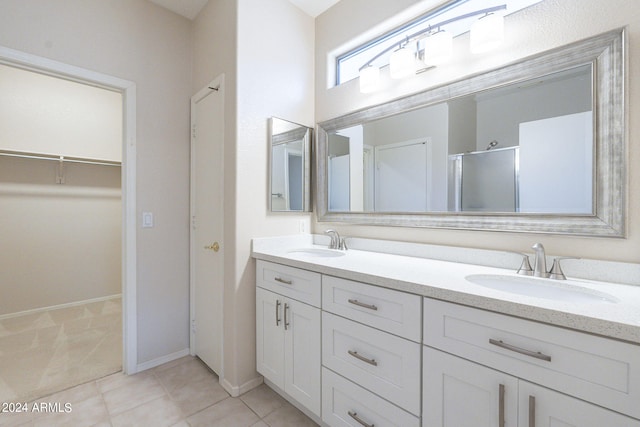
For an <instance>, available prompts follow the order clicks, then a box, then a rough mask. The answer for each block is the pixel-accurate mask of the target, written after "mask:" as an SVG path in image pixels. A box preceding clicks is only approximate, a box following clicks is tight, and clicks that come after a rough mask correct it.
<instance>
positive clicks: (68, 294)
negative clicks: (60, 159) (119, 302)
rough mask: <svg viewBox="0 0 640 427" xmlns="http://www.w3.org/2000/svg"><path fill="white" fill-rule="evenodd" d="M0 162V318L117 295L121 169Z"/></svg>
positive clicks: (15, 160)
mask: <svg viewBox="0 0 640 427" xmlns="http://www.w3.org/2000/svg"><path fill="white" fill-rule="evenodd" d="M56 168H57V162H55V161H50V160H34V159H20V158H11V157H0V206H2V209H0V236H2V247H3V248H4V250H3V252H2V256H1V257H0V295H2V298H0V315H3V314H11V313H17V312H21V311H26V310H33V309H37V308H43V307H50V306H53V305H58V304H65V303H71V302H77V301H84V300H87V299H92V298H99V297H105V296H110V295H116V294H119V293H121V277H120V272H121V260H122V257H121V249H120V248H121V243H122V242H121V234H122V233H121V226H122V225H121V222H122V221H121V218H122V214H121V212H122V205H121V201H120V193H121V190H120V168H119V167H117V166H99V165H85V164H77V163H67V164H65V184H56Z"/></svg>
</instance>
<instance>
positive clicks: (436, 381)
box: [423, 298, 640, 427]
mask: <svg viewBox="0 0 640 427" xmlns="http://www.w3.org/2000/svg"><path fill="white" fill-rule="evenodd" d="M423 332H424V344H425V347H424V349H423V427H427V426H428V427H436V426H456V427H458V426H465V425H468V426H474V427H475V426H478V427H482V426H495V425H507V426H509V425H511V426H516V425H517V426H520V427H536V426H537V427H541V426H542V427H546V426H553V425H567V426H581V427H591V426H592V427H600V426H605V425H606V426H607V427H611V426H628V427H631V426H633V427H640V420H638V419H634V418H640V407H638V402H640V390H639V389H638V386H637V385H638V384H640V346H637V345H633V344H628V343H624V342H620V341H616V340H612V339H608V338H603V337H599V336H594V335H589V334H585V333H581V332H576V331H571V330H568V329H563V328H558V327H555V326H550V325H545V324H541V323H537V322H532V321H528V320H524V319H519V318H514V317H511V316H506V315H502V314H498V313H492V312H487V311H483V310H478V309H474V308H470V307H465V306H461V305H457V304H451V303H447V302H442V301H437V300H432V299H429V298H425V301H424V328H423ZM458 356H459V357H458ZM604 408H609V409H604ZM614 411H615V412H614ZM622 414H624V415H622ZM502 420H504V422H505V424H501V422H502Z"/></svg>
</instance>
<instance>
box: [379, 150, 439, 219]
mask: <svg viewBox="0 0 640 427" xmlns="http://www.w3.org/2000/svg"><path fill="white" fill-rule="evenodd" d="M430 148H431V139H430V138H426V139H425V138H422V139H416V140H410V141H404V142H400V143H394V144H386V145H378V146H376V147H375V202H374V204H375V211H376V212H426V211H427V210H428V209H429V191H428V186H427V184H428V179H427V177H428V173H429V170H431V155H430V151H431V150H430Z"/></svg>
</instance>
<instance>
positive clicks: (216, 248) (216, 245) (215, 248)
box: [204, 242, 220, 252]
mask: <svg viewBox="0 0 640 427" xmlns="http://www.w3.org/2000/svg"><path fill="white" fill-rule="evenodd" d="M204 248H205V249H210V250H213V251H214V252H218V251H219V250H220V244H219V243H218V242H213V244H211V245H207V246H205V247H204Z"/></svg>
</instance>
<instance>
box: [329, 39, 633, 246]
mask: <svg viewBox="0 0 640 427" xmlns="http://www.w3.org/2000/svg"><path fill="white" fill-rule="evenodd" d="M625 44H626V43H625V31H624V29H618V30H614V31H611V32H607V33H604V34H601V35H598V36H595V37H592V38H589V39H586V40H583V41H579V42H576V43H573V44H570V45H567V46H563V47H560V48H557V49H554V50H551V51H548V52H544V53H542V54H539V55H535V56H532V57H529V58H525V59H524V60H522V61H519V62H517V63H514V64H511V65H507V66H505V67H501V68H499V69H496V70H493V71H489V72H487V73H483V74H480V75H475V76H472V77H470V78H467V79H464V80H460V81H456V82H453V83H450V84H447V85H444V86H440V87H437V88H434V89H429V90H427V91H424V92H421V93H417V94H414V95H411V96H408V97H405V98H401V99H397V100H394V101H390V102H388V103H385V104H381V105H377V106H373V107H369V108H366V109H363V110H359V111H356V112H353V113H350V114H348V115H345V116H342V117H337V118H335V119H331V120H327V121H324V122H321V123H319V124H318V125H317V131H316V135H317V141H318V146H317V150H316V151H317V153H316V154H317V155H316V171H317V177H316V178H317V179H316V183H317V185H316V203H317V210H318V212H317V214H318V221H320V222H345V223H353V224H363V225H364V224H366V225H383V226H401V227H430V228H452V229H466V230H492V231H509V232H535V233H552V234H570V235H583V236H603V237H625V233H626V227H625V212H626V210H627V207H626V179H627V178H626V163H627V160H626V158H627V156H626V116H625V60H626V56H625ZM586 64H591V65H592V70H593V80H594V83H593V84H594V97H593V98H594V109H593V111H594V133H593V135H594V139H595V141H594V144H595V145H594V148H595V150H594V153H595V166H594V178H595V179H594V188H595V194H594V196H595V197H594V213H593V214H590V215H583V214H576V215H571V214H569V215H567V214H563V215H559V214H513V213H472V212H427V213H375V212H330V211H328V185H327V184H328V181H327V180H328V172H327V166H328V165H327V149H328V134H329V133H331V132H335V131H337V130H339V129H343V128H347V127H350V126H355V125H357V124H360V123H363V122H368V121H371V120H375V119H380V118H383V117H387V116H392V115H395V114H398V113H400V112H404V111H409V110H413V109H417V108H422V107H425V106H428V105H432V104H437V103H440V102H445V101H447V100H449V99H452V98H457V97H460V96H465V95H469V94H472V93H475V92H479V91H482V90H486V89H490V88H495V87H500V86H504V85H508V84H512V83H516V82H519V81H524V80H529V79H532V78H535V77H536V76H541V75H546V74H551V73H554V72H557V71H562V70H566V69H569V68H573V67H577V66H580V65H586Z"/></svg>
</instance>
